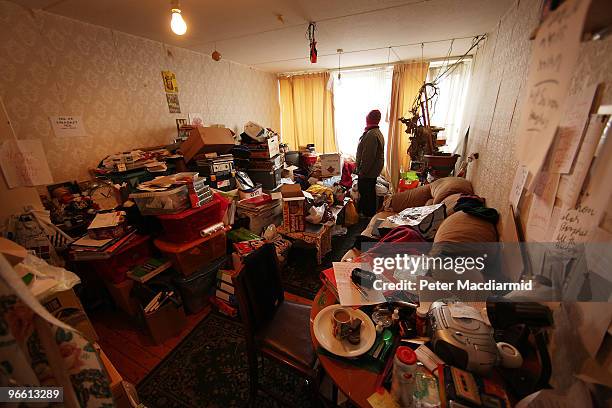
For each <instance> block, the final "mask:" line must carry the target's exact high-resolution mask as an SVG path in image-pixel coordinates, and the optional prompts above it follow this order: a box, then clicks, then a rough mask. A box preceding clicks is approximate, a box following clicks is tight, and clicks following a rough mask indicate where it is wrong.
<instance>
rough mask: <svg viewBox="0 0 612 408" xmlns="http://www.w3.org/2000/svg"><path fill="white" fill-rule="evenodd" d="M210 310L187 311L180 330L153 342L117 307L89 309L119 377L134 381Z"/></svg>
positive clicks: (147, 371) (163, 356)
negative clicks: (172, 335) (116, 309)
mask: <svg viewBox="0 0 612 408" xmlns="http://www.w3.org/2000/svg"><path fill="white" fill-rule="evenodd" d="M208 313H210V307H206V308H204V310H202V311H200V312H199V313H196V314H192V315H188V316H187V324H186V325H185V327H184V328H183V330H182V331H181V333H180V334H179V335H177V336H175V337H172V338H169V339H167V340H166V341H164V342H163V343H162V344H156V343H155V342H154V341H153V339H152V338H151V337H150V336H149V335H148V333H147V332H146V329H145V328H141V327H139V325H138V323H137V321H135V320H134V319H131V318H130V317H129V316H127V315H126V314H124V313H123V312H121V311H108V310H105V311H98V312H94V313H91V315H90V319H91V322H92V324H93V326H94V328H95V330H96V332H97V333H98V337H99V340H98V343H99V345H100V347H101V348H102V350H104V352H105V353H106V355H107V356H108V358H109V359H110V361H111V362H112V363H113V365H114V366H115V368H116V369H117V371H118V372H119V373H120V374H121V375H122V376H123V378H124V379H125V380H127V381H129V382H131V383H133V384H138V383H139V382H140V381H141V380H142V379H143V378H145V377H146V376H147V374H148V373H150V372H151V371H152V370H153V369H154V368H155V367H156V366H157V364H159V363H160V362H161V361H162V360H163V359H164V358H165V357H166V356H167V355H168V354H169V353H170V352H171V351H172V350H173V349H174V348H175V347H176V346H177V345H178V344H179V343H180V342H181V341H182V340H183V339H184V338H185V337H186V336H187V335H188V334H189V333H191V331H192V330H193V328H194V327H195V326H196V325H197V324H198V323H199V322H201V321H202V319H204V317H206V316H207V315H208Z"/></svg>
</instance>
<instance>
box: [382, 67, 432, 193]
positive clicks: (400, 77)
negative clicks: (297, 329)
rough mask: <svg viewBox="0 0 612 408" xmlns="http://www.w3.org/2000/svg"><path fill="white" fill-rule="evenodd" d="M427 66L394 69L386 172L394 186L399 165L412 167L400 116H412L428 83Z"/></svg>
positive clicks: (397, 178) (405, 167)
mask: <svg viewBox="0 0 612 408" xmlns="http://www.w3.org/2000/svg"><path fill="white" fill-rule="evenodd" d="M428 69H429V62H414V63H410V64H401V65H396V66H395V67H394V68H393V82H392V89H391V107H390V109H389V138H388V143H387V163H386V171H387V176H388V178H390V179H391V182H392V185H393V187H394V188H395V189H397V183H398V181H399V172H400V168H402V167H403V168H404V170H406V169H408V168H409V166H410V156H408V152H407V151H408V146H409V145H410V141H409V140H408V137H409V136H408V134H406V133H405V132H404V130H405V126H404V125H403V124H402V123H401V122H400V121H399V118H401V117H406V118H407V117H410V116H411V113H410V108H412V104H413V103H414V101H415V99H416V97H417V94H418V92H419V90H420V89H421V86H422V85H423V83H424V82H425V78H426V77H427V70H428Z"/></svg>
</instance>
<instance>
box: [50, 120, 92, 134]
mask: <svg viewBox="0 0 612 408" xmlns="http://www.w3.org/2000/svg"><path fill="white" fill-rule="evenodd" d="M49 120H50V121H51V127H52V128H53V133H55V136H57V137H84V136H87V133H86V132H85V128H84V127H83V120H82V117H81V116H72V115H63V116H50V117H49Z"/></svg>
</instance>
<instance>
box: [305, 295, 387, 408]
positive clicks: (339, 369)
mask: <svg viewBox="0 0 612 408" xmlns="http://www.w3.org/2000/svg"><path fill="white" fill-rule="evenodd" d="M335 303H338V302H337V300H336V297H335V296H334V294H333V293H331V291H330V290H329V289H327V288H326V287H325V286H323V287H321V289H319V291H318V292H317V295H316V296H315V298H314V301H313V302H312V309H311V311H310V337H311V338H312V344H313V346H314V348H315V350H316V349H318V347H319V342H318V341H317V339H316V337H315V335H314V332H313V329H312V327H313V326H312V325H313V323H314V319H315V317H316V315H317V314H318V313H319V312H320V311H321V310H322V309H324V308H325V307H327V306H330V305H333V304H335ZM319 361H320V362H321V365H322V366H323V369H324V370H325V372H327V374H328V375H329V377H330V378H331V379H332V381H333V382H334V384H336V386H338V389H340V391H342V392H343V393H344V395H346V396H347V397H348V399H349V400H350V401H351V402H352V403H353V404H354V405H356V406H358V407H363V408H369V407H371V405H370V403H369V402H368V401H367V399H368V398H369V397H370V395H372V394H374V391H376V380H377V379H378V374H376V373H373V372H371V371H368V370H365V369H363V368H358V367H355V366H353V365H350V364H346V363H343V362H342V361H339V360H336V359H334V358H330V357H327V356H324V355H321V354H319Z"/></svg>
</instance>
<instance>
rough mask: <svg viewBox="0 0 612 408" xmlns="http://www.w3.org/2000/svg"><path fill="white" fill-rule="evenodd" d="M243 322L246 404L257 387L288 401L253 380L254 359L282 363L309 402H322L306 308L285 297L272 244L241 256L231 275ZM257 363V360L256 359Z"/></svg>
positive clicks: (256, 368) (256, 363)
mask: <svg viewBox="0 0 612 408" xmlns="http://www.w3.org/2000/svg"><path fill="white" fill-rule="evenodd" d="M234 285H235V288H236V296H237V299H238V304H239V310H240V316H241V319H242V323H243V326H244V331H245V336H246V344H247V356H248V362H249V380H250V403H251V404H253V403H254V402H255V397H256V396H257V394H258V391H260V390H261V391H263V392H264V393H265V394H267V395H269V396H271V397H272V398H274V399H276V400H277V401H279V402H281V403H284V404H288V402H287V401H286V400H284V399H283V398H282V397H281V396H280V395H278V393H275V392H274V391H272V390H269V389H265V388H263V387H262V384H260V382H259V379H258V377H259V357H260V356H261V357H265V358H268V359H270V360H272V361H274V362H276V363H279V364H282V365H284V366H286V367H288V368H290V369H291V370H292V371H294V372H295V373H297V374H298V375H299V376H301V377H303V378H304V379H305V380H306V381H307V382H308V384H309V387H310V390H311V398H312V400H313V402H314V403H315V405H320V404H321V402H322V400H321V398H320V395H319V386H320V380H321V373H322V370H320V369H319V367H320V366H319V361H318V358H317V355H316V353H315V351H314V349H313V346H312V341H311V338H310V330H309V327H310V326H309V324H310V306H306V305H302V304H298V303H295V302H290V301H286V300H285V299H284V293H283V287H282V283H281V279H280V271H279V268H278V262H277V259H276V252H275V249H274V245H272V244H266V245H264V246H262V247H261V248H259V249H258V250H256V251H254V252H253V253H252V254H250V255H249V256H247V257H246V258H245V260H244V267H243V269H242V271H240V273H239V274H238V275H237V276H236V277H235V278H234ZM262 365H263V359H262Z"/></svg>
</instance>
